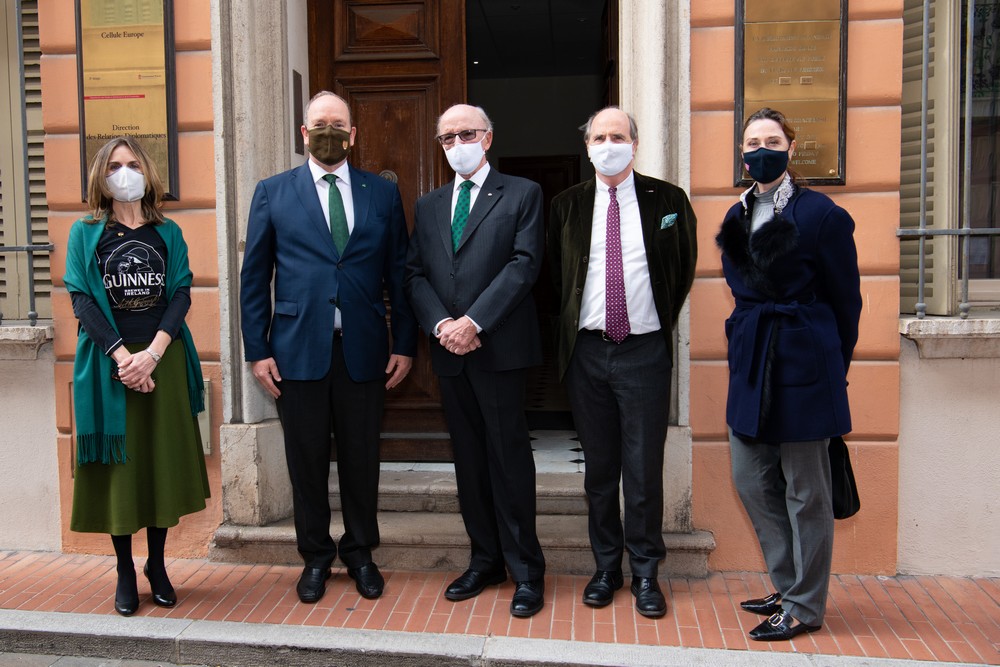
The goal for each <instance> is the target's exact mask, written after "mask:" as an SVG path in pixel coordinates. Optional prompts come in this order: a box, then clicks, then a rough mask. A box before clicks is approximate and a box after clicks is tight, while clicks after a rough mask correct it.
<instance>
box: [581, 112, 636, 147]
mask: <svg viewBox="0 0 1000 667" xmlns="http://www.w3.org/2000/svg"><path fill="white" fill-rule="evenodd" d="M595 123H596V124H597V125H599V126H600V127H601V128H605V129H606V128H607V127H609V126H615V127H620V128H623V127H627V128H628V134H627V135H626V136H625V137H624V138H625V139H626V140H627V141H630V142H635V141H639V127H638V126H637V125H636V124H635V118H633V117H632V114H630V113H627V112H625V111H622V109H621V108H619V107H616V106H610V107H604V108H603V109H601V110H600V111H596V112H594V114H593V115H592V116H591V117H590V118H588V119H587V123H586V124H585V125H584V126H583V127H582V128H581V129H582V130H583V142H584V143H587V144H589V143H590V138H591V136H592V135H593V134H594V125H595Z"/></svg>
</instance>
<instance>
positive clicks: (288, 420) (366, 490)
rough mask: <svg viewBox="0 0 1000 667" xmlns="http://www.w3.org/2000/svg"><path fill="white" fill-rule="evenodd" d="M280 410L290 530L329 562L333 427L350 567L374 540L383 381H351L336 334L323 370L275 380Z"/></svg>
mask: <svg viewBox="0 0 1000 667" xmlns="http://www.w3.org/2000/svg"><path fill="white" fill-rule="evenodd" d="M279 370H280V369H279ZM278 388H279V389H280V390H281V396H280V397H279V398H278V399H277V401H276V403H277V406H278V416H279V418H280V419H281V427H282V429H283V430H284V434H285V457H286V459H287V461H288V475H289V477H290V478H291V482H292V497H293V503H294V513H295V537H296V541H297V543H298V549H299V553H300V554H301V555H302V559H303V560H304V561H305V564H306V565H307V566H310V567H319V568H326V567H329V566H330V565H331V564H332V563H333V561H334V560H335V559H336V557H337V544H336V542H334V540H333V537H332V536H331V535H330V490H329V477H330V447H331V442H330V431H331V428H332V431H333V434H334V437H335V439H336V443H337V476H338V478H339V480H340V502H341V507H342V509H343V517H344V536H343V537H342V538H341V540H340V559H341V560H342V561H343V562H344V564H345V565H346V566H347V567H349V568H354V567H360V566H362V565H364V564H366V563H369V562H371V559H372V557H371V550H372V549H374V548H375V547H377V546H378V543H379V532H378V520H377V518H376V512H377V509H378V479H379V453H378V448H379V431H380V428H381V425H382V412H383V406H384V403H385V381H384V380H382V379H378V380H373V381H371V382H354V381H353V380H351V378H350V376H349V375H348V373H347V367H346V365H345V363H344V349H343V344H342V341H341V339H340V338H339V336H338V337H335V338H334V340H333V360H332V362H331V364H330V370H329V371H328V372H327V374H326V376H325V377H323V378H321V379H319V380H315V381H295V380H283V381H282V382H280V383H278Z"/></svg>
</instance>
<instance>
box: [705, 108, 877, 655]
mask: <svg viewBox="0 0 1000 667" xmlns="http://www.w3.org/2000/svg"><path fill="white" fill-rule="evenodd" d="M741 151H742V154H743V160H744V163H745V166H746V168H747V171H748V172H749V173H750V176H751V177H752V178H753V179H754V180H755V181H756V182H755V183H754V185H753V186H752V187H751V188H750V189H748V190H747V191H746V192H744V193H743V194H742V195H741V196H740V201H739V202H737V203H736V204H734V205H733V207H732V208H731V209H729V212H728V213H727V214H726V218H725V220H724V221H723V223H722V228H721V230H720V231H719V234H718V236H717V237H716V242H717V243H718V245H719V247H720V248H721V249H722V267H723V272H724V274H725V277H726V282H727V283H728V284H729V287H730V289H731V290H732V293H733V297H734V299H735V301H736V307H735V308H734V309H733V313H732V315H731V316H730V317H729V319H728V320H726V336H727V338H728V340H729V355H728V359H729V396H728V400H727V405H726V422H727V424H728V425H729V433H730V447H731V453H732V466H733V481H734V483H735V486H736V489H737V491H738V493H739V495H740V499H741V500H742V501H743V506H744V507H745V508H746V511H747V514H748V515H749V517H750V520H751V522H752V523H753V526H754V530H755V531H756V533H757V539H758V540H759V542H760V546H761V550H762V551H763V554H764V560H765V562H766V563H767V568H768V573H769V574H770V577H771V582H772V583H773V585H774V588H775V589H776V590H775V592H774V593H772V594H771V595H769V596H767V597H765V598H760V599H754V600H746V601H744V602H743V603H742V604H741V606H742V607H743V608H744V609H746V610H747V611H751V612H754V613H758V614H762V615H766V616H768V618H767V620H765V621H764V622H762V623H761V624H760V625H758V626H757V627H756V628H754V629H753V630H752V631H751V632H750V637H751V639H756V640H760V641H775V640H787V639H791V638H792V637H794V636H796V635H798V634H801V633H803V632H813V631H815V630H818V629H819V628H820V627H822V624H823V615H824V612H825V610H826V597H827V589H828V585H829V578H830V567H831V562H832V558H833V508H832V500H831V485H830V460H829V454H828V452H827V447H828V445H829V442H830V438H831V437H834V436H840V435H843V434H845V433H848V432H849V431H850V430H851V415H850V408H849V406H848V401H847V369H848V367H849V366H850V363H851V355H852V353H853V352H854V345H855V344H856V343H857V340H858V318H859V316H860V314H861V293H860V277H859V272H858V258H857V250H856V248H855V245H854V236H853V234H854V221H853V220H852V219H851V216H850V215H849V214H848V213H847V212H846V211H845V210H844V209H842V208H840V207H839V206H837V205H836V204H834V203H833V201H832V200H831V199H830V198H829V197H827V196H826V195H824V194H821V193H819V192H815V191H812V190H807V189H805V188H803V187H801V186H799V185H797V184H796V182H795V179H794V177H793V176H792V174H790V173H789V171H788V161H789V159H790V157H791V156H792V155H793V154H794V153H795V130H794V129H793V128H792V127H791V126H789V124H788V122H787V120H786V119H785V117H784V116H783V115H782V114H781V113H780V112H778V111H775V110H773V109H768V108H764V109H761V110H760V111H757V112H756V113H754V114H753V115H751V116H750V117H749V118H748V119H747V121H746V123H745V124H744V126H743V142H742V146H741Z"/></svg>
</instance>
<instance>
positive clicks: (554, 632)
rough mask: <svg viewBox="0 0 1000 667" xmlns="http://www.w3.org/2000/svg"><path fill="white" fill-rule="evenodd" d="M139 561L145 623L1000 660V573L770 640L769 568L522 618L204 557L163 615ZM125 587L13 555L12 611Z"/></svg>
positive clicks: (190, 562) (490, 598) (907, 587)
mask: <svg viewBox="0 0 1000 667" xmlns="http://www.w3.org/2000/svg"><path fill="white" fill-rule="evenodd" d="M136 563H137V567H136V570H137V572H139V596H140V606H139V611H138V613H137V615H138V616H149V617H166V618H183V619H190V620H215V621H232V622H242V623H273V624H281V625H301V626H319V627H337V628H356V629H365V630H400V631H405V632H434V633H446V634H468V635H477V636H484V635H485V636H489V635H493V636H507V637H531V638H538V639H562V640H571V641H577V642H605V643H618V644H646V645H654V646H657V645H658V646H678V647H689V648H712V649H728V650H737V651H770V652H781V651H789V652H798V653H813V654H825V655H845V656H862V657H871V658H895V659H909V660H924V661H943V662H969V663H982V664H989V665H1000V578H962V577H933V576H897V577H882V576H862V575H836V576H834V577H833V578H832V580H831V585H830V599H829V603H828V608H827V615H826V622H825V626H824V628H823V629H822V630H820V631H819V632H816V633H814V634H809V635H801V636H799V637H797V638H795V639H794V640H792V641H790V642H774V643H760V642H754V641H750V640H748V639H747V632H748V631H749V630H750V629H751V628H753V627H754V626H755V625H756V624H757V623H759V622H760V621H761V617H759V616H755V615H752V614H748V613H746V612H744V611H742V610H741V609H740V608H739V602H740V600H744V599H746V598H750V597H760V596H763V595H766V594H767V593H769V592H770V589H769V585H768V581H767V577H766V576H765V575H763V574H761V573H758V572H716V573H713V574H711V575H710V576H709V577H708V578H706V579H684V578H671V579H668V580H663V581H662V582H661V583H662V585H663V588H664V593H665V594H666V595H667V603H668V605H669V611H668V613H667V615H666V616H665V617H664V618H662V619H658V620H651V619H647V618H643V617H642V616H639V615H638V614H636V613H635V611H634V609H633V606H632V605H633V599H632V596H631V594H630V593H629V591H628V582H627V581H626V586H625V588H623V589H622V590H621V591H619V592H618V593H617V595H616V597H615V601H614V603H613V604H612V605H610V606H608V607H605V608H604V609H593V608H590V607H587V606H585V605H583V604H582V603H581V602H580V597H581V595H582V592H583V588H584V586H585V585H586V584H587V580H588V577H582V576H570V575H550V576H548V577H546V579H545V586H546V591H545V608H544V609H543V610H542V611H541V612H540V613H539V614H537V615H536V616H534V617H532V618H530V619H516V618H512V617H511V616H510V614H509V611H508V607H509V604H510V598H511V594H512V592H513V584H512V583H510V582H507V583H506V584H504V585H502V586H498V587H497V586H494V587H489V588H487V590H486V591H485V592H484V593H483V594H482V595H480V596H478V597H476V598H474V599H471V600H466V601H464V602H457V603H456V602H449V601H447V600H445V599H444V597H443V595H442V594H443V592H444V589H445V587H446V586H447V584H448V582H450V581H451V580H452V579H453V578H454V577H455V576H457V574H458V573H455V572H404V571H384V572H383V574H384V575H385V577H386V587H385V594H384V595H383V596H382V597H381V598H380V599H378V600H365V599H364V598H362V597H361V596H359V595H358V593H357V591H356V590H355V588H354V582H353V581H352V580H351V579H350V578H349V577H348V576H347V573H346V571H344V570H343V569H337V568H335V569H334V576H333V578H332V579H331V580H330V581H329V583H328V586H327V593H326V595H325V596H324V597H323V599H322V600H320V601H319V602H318V603H317V604H313V605H305V604H301V603H300V602H299V601H298V598H297V597H296V594H295V583H296V581H297V579H298V576H299V572H300V568H299V567H295V566H288V565H248V564H233V563H220V562H214V561H207V560H200V559H172V560H168V563H167V569H168V572H169V573H170V577H171V580H172V582H173V584H174V587H175V589H176V590H177V594H178V598H179V600H178V603H177V606H176V607H174V608H172V609H162V608H160V607H157V606H155V605H153V603H152V601H151V600H150V599H149V588H148V584H147V583H146V581H145V579H144V578H143V577H142V574H141V567H142V560H141V559H137V561H136ZM115 582H116V576H115V561H114V558H112V557H108V556H91V555H81V554H62V553H54V552H30V551H16V552H2V551H0V609H9V610H21V611H50V612H74V613H85V614H96V615H115V611H114V608H113V606H112V601H113V597H114V590H115Z"/></svg>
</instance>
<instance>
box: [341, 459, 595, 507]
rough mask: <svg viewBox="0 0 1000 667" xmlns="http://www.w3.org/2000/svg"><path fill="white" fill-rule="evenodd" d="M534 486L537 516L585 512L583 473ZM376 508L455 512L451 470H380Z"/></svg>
mask: <svg viewBox="0 0 1000 667" xmlns="http://www.w3.org/2000/svg"><path fill="white" fill-rule="evenodd" d="M535 487H536V488H537V489H538V491H537V496H536V504H537V510H536V511H537V513H538V514H539V515H546V514H558V515H586V513H587V499H586V496H585V494H584V491H583V474H582V473H539V474H538V475H536V482H535ZM330 507H332V508H333V509H334V510H340V509H341V504H340V484H339V482H338V480H337V470H336V464H334V465H333V466H332V469H331V471H330ZM378 507H379V511H380V512H439V513H448V514H456V513H458V511H459V508H458V487H457V486H456V484H455V473H454V470H451V471H421V470H405V471H390V470H383V471H382V472H381V474H380V477H379V487H378Z"/></svg>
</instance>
